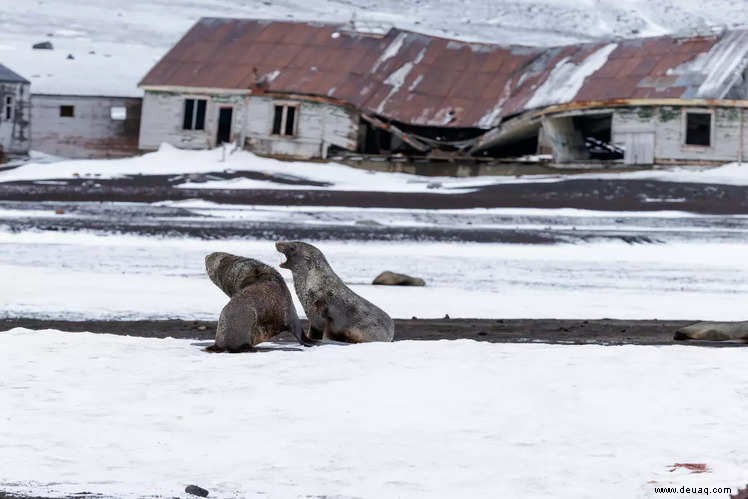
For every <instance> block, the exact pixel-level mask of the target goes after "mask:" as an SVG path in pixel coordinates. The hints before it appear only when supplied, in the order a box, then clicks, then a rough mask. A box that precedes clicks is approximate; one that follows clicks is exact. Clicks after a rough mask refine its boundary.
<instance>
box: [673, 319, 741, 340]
mask: <svg viewBox="0 0 748 499" xmlns="http://www.w3.org/2000/svg"><path fill="white" fill-rule="evenodd" d="M673 339H675V340H707V341H728V340H746V341H748V321H743V322H697V323H696V324H691V325H690V326H686V327H682V328H680V329H678V330H677V331H676V332H675V335H674V336H673Z"/></svg>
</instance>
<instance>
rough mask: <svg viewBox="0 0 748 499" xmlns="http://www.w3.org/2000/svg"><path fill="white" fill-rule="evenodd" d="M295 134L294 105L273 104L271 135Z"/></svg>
mask: <svg viewBox="0 0 748 499" xmlns="http://www.w3.org/2000/svg"><path fill="white" fill-rule="evenodd" d="M295 134H296V106H275V113H274V114H273V135H283V136H288V137H292V136H294V135H295Z"/></svg>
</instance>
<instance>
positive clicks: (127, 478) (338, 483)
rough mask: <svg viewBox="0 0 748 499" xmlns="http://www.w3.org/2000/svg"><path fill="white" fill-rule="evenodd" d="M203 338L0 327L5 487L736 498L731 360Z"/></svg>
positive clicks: (742, 408)
mask: <svg viewBox="0 0 748 499" xmlns="http://www.w3.org/2000/svg"><path fill="white" fill-rule="evenodd" d="M202 346H204V343H200V342H195V341H189V340H176V339H164V340H155V339H143V338H133V337H119V336H111V335H94V334H89V333H67V334H65V333H60V332H57V331H43V332H31V331H28V330H23V329H15V330H12V331H10V332H5V333H0V350H1V351H3V352H4V353H5V355H4V360H3V362H2V363H0V388H1V389H0V404H1V405H2V407H3V414H2V416H1V418H2V423H3V424H1V425H0V441H1V442H2V447H0V489H3V490H7V491H12V492H19V493H33V494H49V495H59V494H72V493H77V492H82V491H90V492H97V493H102V494H105V495H109V496H114V497H117V498H140V497H154V496H156V497H174V496H181V495H182V491H183V490H184V488H185V486H186V485H189V484H198V485H200V486H202V487H204V488H207V489H208V490H209V491H210V497H215V498H217V499H221V498H247V499H249V498H267V497H272V498H298V497H337V498H366V499H374V498H383V497H407V498H430V499H431V498H454V497H470V498H476V499H477V498H495V497H513V498H523V499H532V498H541V497H543V498H547V497H554V498H559V499H563V498H569V499H579V498H599V497H606V498H611V499H616V498H620V499H630V498H649V497H651V498H654V497H660V496H659V495H658V494H656V493H655V488H656V487H663V486H672V487H677V488H680V487H682V486H687V487H708V488H709V489H710V490H711V489H712V488H713V487H732V490H733V492H735V491H736V490H737V487H738V486H741V487H742V486H744V484H745V482H746V480H747V477H746V474H745V470H746V469H748V440H746V439H745V438H743V436H744V435H745V434H746V432H748V419H746V417H745V414H746V412H748V371H747V370H746V369H744V365H745V352H743V351H742V350H740V349H706V350H705V349H697V348H693V347H679V346H674V347H642V346H624V347H600V346H554V345H512V344H490V343H476V342H472V341H468V340H460V341H438V342H397V343H391V344H367V345H355V346H338V345H325V346H320V347H317V348H313V349H308V350H305V351H296V350H291V351H289V350H276V351H271V352H264V353H259V354H242V355H221V354H208V353H205V352H203V351H202V350H201V348H202ZM676 463H703V464H705V465H706V467H707V470H708V471H707V472H705V473H695V474H694V473H690V472H689V471H688V470H686V469H683V468H674V465H675V464H676ZM701 496H702V495H698V497H701ZM714 496H715V497H726V496H725V495H718V494H714ZM668 497H696V496H694V495H678V494H673V495H668ZM709 497H711V495H710V496H709Z"/></svg>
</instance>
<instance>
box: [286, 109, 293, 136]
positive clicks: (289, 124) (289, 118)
mask: <svg viewBox="0 0 748 499" xmlns="http://www.w3.org/2000/svg"><path fill="white" fill-rule="evenodd" d="M295 115H296V108H295V107H287V108H286V129H285V135H293V125H294V116H295Z"/></svg>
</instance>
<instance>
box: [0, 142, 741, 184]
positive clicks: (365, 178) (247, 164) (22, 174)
mask: <svg viewBox="0 0 748 499" xmlns="http://www.w3.org/2000/svg"><path fill="white" fill-rule="evenodd" d="M221 172H227V173H233V172H248V173H253V174H258V175H259V177H258V178H244V177H242V178H233V179H228V180H225V179H221V178H213V179H211V178H209V177H204V178H200V179H199V180H200V181H199V182H197V181H194V180H190V178H189V175H190V174H209V173H221ZM125 175H174V176H180V175H181V176H184V180H183V181H182V182H181V183H179V184H177V186H178V187H182V188H193V189H285V190H296V189H302V190H319V189H329V190H340V191H378V192H438V193H462V192H468V191H470V190H474V189H477V188H480V187H485V186H489V185H496V184H508V183H547V182H563V181H568V180H575V179H621V180H625V179H629V180H657V181H664V182H693V183H707V184H727V185H748V163H729V164H726V165H723V166H719V167H684V166H680V167H670V168H665V169H658V170H643V171H629V172H615V173H599V172H596V173H580V174H575V175H570V174H562V173H559V174H555V175H522V176H509V175H504V176H481V177H461V178H458V177H425V176H421V175H410V174H406V173H386V172H375V171H369V170H363V169H360V168H353V167H349V166H346V165H342V164H339V163H334V162H328V163H321V162H311V161H280V160H277V159H273V158H265V157H260V156H257V155H255V154H253V153H251V152H249V151H243V150H234V151H233V152H231V150H230V149H229V148H227V149H223V148H216V149H213V150H203V151H190V150H183V149H177V148H175V147H173V146H170V145H168V144H162V145H161V147H160V148H159V150H158V151H155V152H151V153H147V154H143V155H142V156H134V157H131V158H124V159H92V160H89V159H86V160H55V159H50V158H47V157H44V156H42V157H37V159H34V160H32V161H30V162H29V163H26V164H24V165H22V166H20V167H18V168H14V169H9V170H5V171H0V182H17V181H37V182H43V181H49V180H60V179H73V178H87V177H91V178H117V177H122V176H125ZM263 177H267V178H263ZM279 179H288V180H294V181H311V182H316V183H323V184H325V185H319V186H316V185H307V184H289V183H283V182H280V181H279Z"/></svg>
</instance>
